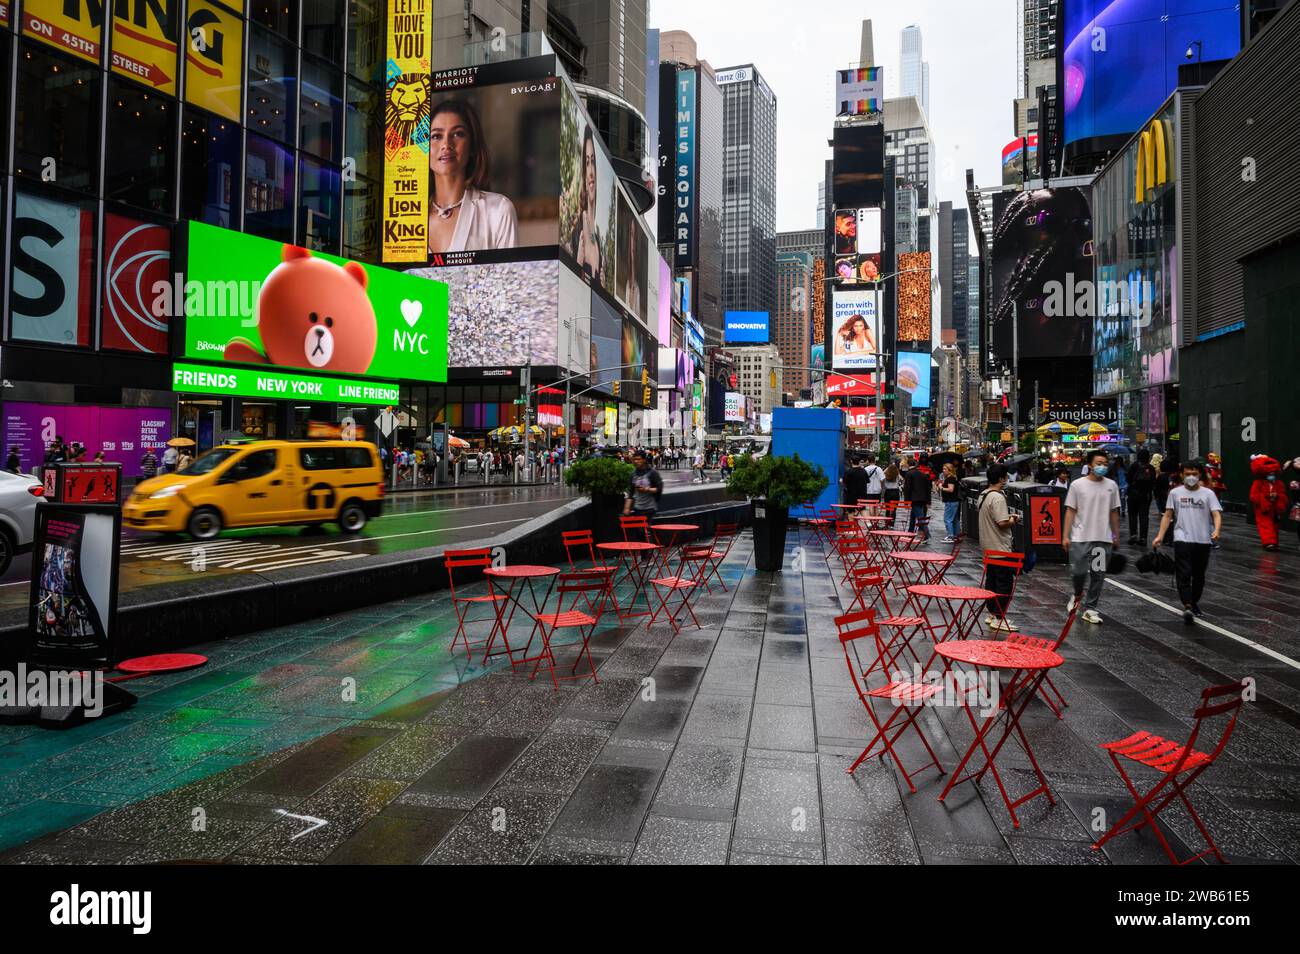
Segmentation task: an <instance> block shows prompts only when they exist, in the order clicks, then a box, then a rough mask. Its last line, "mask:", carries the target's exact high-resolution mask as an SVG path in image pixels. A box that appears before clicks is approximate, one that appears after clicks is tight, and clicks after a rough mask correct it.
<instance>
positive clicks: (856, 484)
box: [840, 457, 867, 504]
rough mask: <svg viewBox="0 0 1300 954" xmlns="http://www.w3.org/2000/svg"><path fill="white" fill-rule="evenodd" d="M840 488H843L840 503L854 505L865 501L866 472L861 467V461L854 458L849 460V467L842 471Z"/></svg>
mask: <svg viewBox="0 0 1300 954" xmlns="http://www.w3.org/2000/svg"><path fill="white" fill-rule="evenodd" d="M840 486H841V487H843V488H844V490H843V497H842V499H841V501H840V502H841V503H846V504H856V503H857V502H858V501H859V500H864V499H866V496H867V471H866V468H864V467H863V466H862V461H860V460H858V459H857V458H856V457H851V458H849V466H848V467H846V468H845V469H844V476H843V477H841V478H840Z"/></svg>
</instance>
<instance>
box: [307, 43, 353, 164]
mask: <svg viewBox="0 0 1300 954" xmlns="http://www.w3.org/2000/svg"><path fill="white" fill-rule="evenodd" d="M342 93H343V77H342V75H341V74H340V73H339V72H338V70H337V68H335V67H332V66H328V65H327V64H325V63H322V62H320V61H319V60H314V59H311V58H310V57H306V56H304V57H303V60H302V103H301V104H300V105H301V115H302V130H301V139H300V140H299V145H300V146H301V147H302V149H303V150H305V151H306V152H310V153H312V154H313V155H316V156H319V157H320V158H322V159H327V160H330V161H333V162H337V161H338V158H339V153H340V151H341V150H342V148H343V96H342Z"/></svg>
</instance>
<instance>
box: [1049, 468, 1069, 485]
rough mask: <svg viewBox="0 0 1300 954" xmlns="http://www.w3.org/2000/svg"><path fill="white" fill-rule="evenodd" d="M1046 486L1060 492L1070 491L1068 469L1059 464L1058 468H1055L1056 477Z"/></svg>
mask: <svg viewBox="0 0 1300 954" xmlns="http://www.w3.org/2000/svg"><path fill="white" fill-rule="evenodd" d="M1047 486H1049V487H1059V488H1060V489H1062V490H1069V489H1070V468H1068V467H1066V466H1065V465H1064V464H1061V465H1060V466H1059V467H1057V468H1056V476H1055V477H1053V478H1052V482H1051V483H1050V484H1048V485H1047Z"/></svg>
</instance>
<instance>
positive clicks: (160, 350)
mask: <svg viewBox="0 0 1300 954" xmlns="http://www.w3.org/2000/svg"><path fill="white" fill-rule="evenodd" d="M171 248H172V230H171V229H170V228H167V227H166V226H162V225H154V224H152V223H149V222H140V221H137V220H136V219H133V218H129V217H127V216H124V215H118V214H116V213H114V212H107V213H105V214H104V271H103V279H102V281H103V289H104V309H103V321H102V324H101V325H100V342H101V344H102V346H103V347H105V348H112V349H115V350H121V351H136V352H143V353H145V354H167V329H168V327H169V324H170V319H169V316H168V315H157V314H155V313H154V310H153V308H152V307H151V303H152V301H153V295H152V293H151V291H150V289H152V288H153V287H154V285H155V284H156V283H157V282H160V281H162V282H165V281H167V280H168V279H169V278H170V277H171Z"/></svg>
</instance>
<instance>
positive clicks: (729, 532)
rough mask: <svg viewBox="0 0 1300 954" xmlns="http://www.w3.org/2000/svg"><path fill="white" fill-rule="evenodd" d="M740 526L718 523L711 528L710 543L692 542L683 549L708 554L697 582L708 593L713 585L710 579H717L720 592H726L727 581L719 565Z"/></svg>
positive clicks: (727, 552) (729, 549)
mask: <svg viewBox="0 0 1300 954" xmlns="http://www.w3.org/2000/svg"><path fill="white" fill-rule="evenodd" d="M739 530H740V527H739V525H738V524H734V523H720V524H718V525H717V526H716V527H714V529H713V541H712V542H711V543H693V544H690V545H689V546H688V547H686V548H685V549H687V550H691V551H694V552H697V553H698V552H704V553H707V554H708V557H709V558H708V560H707V561H706V563H705V568H704V573H703V574H702V575H701V578H700V580H699V582H701V583H703V584H704V589H705V591H706V592H708V593H712V592H713V586H712V584H711V583H710V582H709V580H710V579H715V580H717V581H718V586H720V587H722V592H724V593H726V592H727V582H726V580H724V579H723V578H722V574H721V573H720V572H719V569H718V568H719V567H721V566H722V561H724V560H725V559H726V558H727V555H728V554H729V553H731V547H732V545H733V544H734V543H735V542H736V534H737V533H738V532H739Z"/></svg>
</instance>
